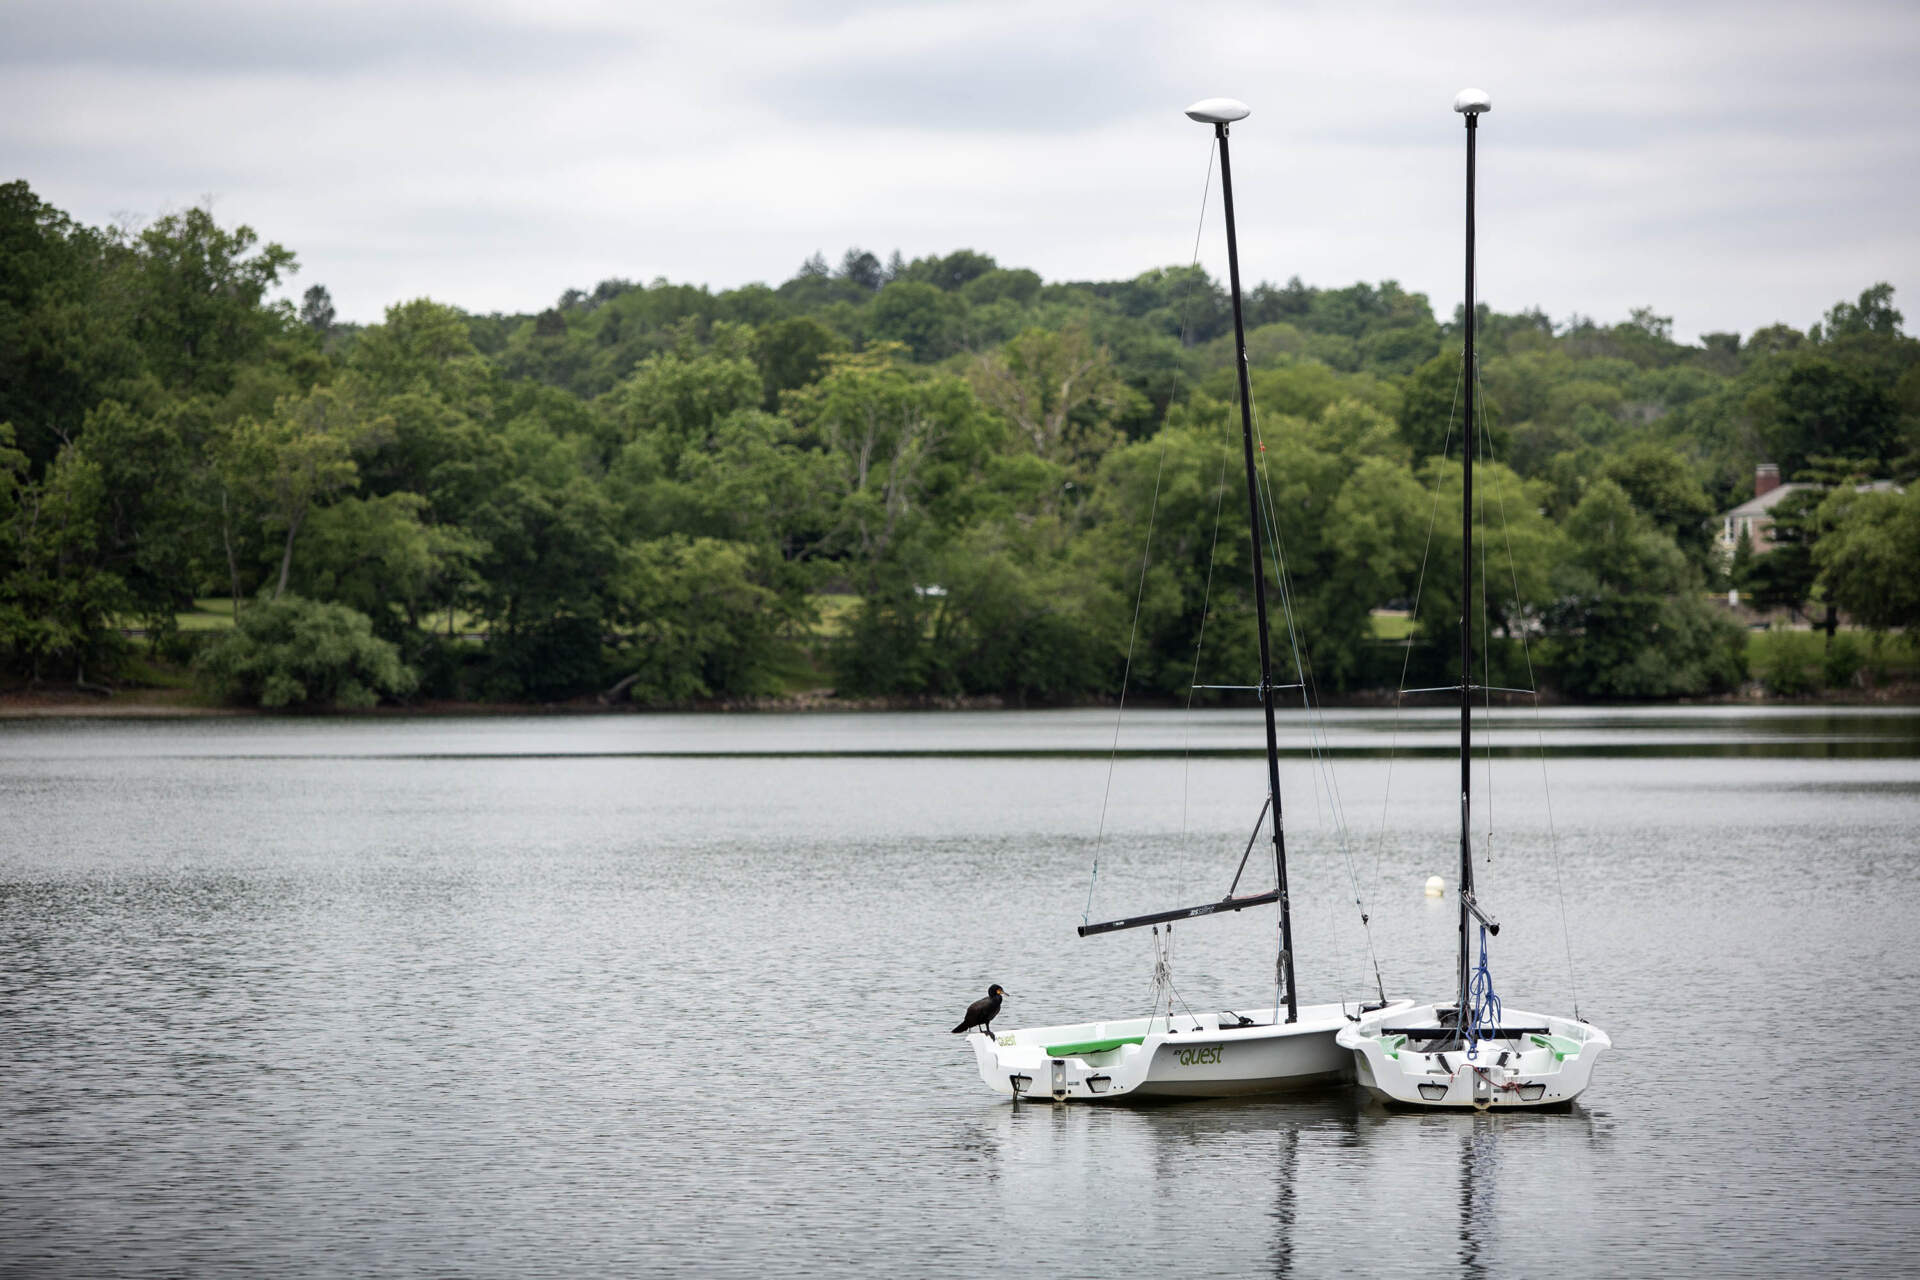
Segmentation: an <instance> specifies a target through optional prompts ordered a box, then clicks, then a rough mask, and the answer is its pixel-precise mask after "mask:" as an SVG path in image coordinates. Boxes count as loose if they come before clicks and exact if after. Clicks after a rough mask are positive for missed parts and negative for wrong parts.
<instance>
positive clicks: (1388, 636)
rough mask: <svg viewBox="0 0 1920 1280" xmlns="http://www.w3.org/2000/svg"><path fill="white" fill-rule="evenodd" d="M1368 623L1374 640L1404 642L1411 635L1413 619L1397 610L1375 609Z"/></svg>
mask: <svg viewBox="0 0 1920 1280" xmlns="http://www.w3.org/2000/svg"><path fill="white" fill-rule="evenodd" d="M1368 621H1369V622H1371V623H1372V624H1373V638H1374V639H1375V640H1405V639H1406V638H1407V637H1408V636H1410V635H1412V634H1413V619H1412V618H1410V617H1408V616H1407V614H1405V613H1404V612H1402V611H1400V610H1398V609H1375V610H1374V611H1373V614H1372V616H1371V617H1370V618H1369V619H1368Z"/></svg>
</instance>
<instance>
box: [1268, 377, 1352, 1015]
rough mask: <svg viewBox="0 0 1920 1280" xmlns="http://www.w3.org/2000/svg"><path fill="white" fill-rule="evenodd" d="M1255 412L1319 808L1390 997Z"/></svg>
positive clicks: (1283, 608)
mask: <svg viewBox="0 0 1920 1280" xmlns="http://www.w3.org/2000/svg"><path fill="white" fill-rule="evenodd" d="M1249 408H1250V409H1251V408H1253V406H1251V405H1250V406H1249ZM1252 416H1253V423H1254V436H1255V439H1256V440H1258V441H1259V443H1260V452H1259V460H1260V462H1259V471H1260V481H1261V483H1260V485H1259V486H1258V490H1259V493H1260V497H1261V507H1262V512H1263V515H1264V516H1265V518H1266V528H1267V540H1268V542H1269V544H1270V546H1271V548H1272V552H1273V559H1274V577H1275V580H1276V582H1277V584H1278V595H1279V597H1280V606H1281V618H1282V619H1283V620H1284V622H1285V623H1286V628H1287V643H1288V646H1289V648H1290V650H1291V651H1292V654H1293V664H1294V676H1295V679H1296V681H1297V682H1298V683H1299V686H1300V701H1301V706H1302V709H1303V710H1305V711H1306V713H1307V744H1308V752H1309V755H1310V756H1311V758H1312V760H1313V763H1314V766H1315V770H1314V772H1315V779H1316V782H1317V783H1318V785H1317V786H1316V788H1315V790H1314V805H1315V808H1316V810H1317V809H1318V807H1319V804H1320V799H1321V795H1320V791H1321V788H1324V789H1325V791H1326V802H1327V809H1328V812H1329V813H1331V815H1332V817H1333V822H1334V834H1335V839H1336V841H1337V843H1338V844H1339V847H1340V854H1341V858H1342V860H1343V861H1344V862H1345V864H1346V869H1347V881H1348V884H1349V886H1350V887H1351V888H1352V890H1353V904H1354V907H1355V908H1356V909H1357V910H1358V912H1359V914H1360V929H1361V932H1362V934H1363V935H1364V936H1365V939H1366V950H1367V958H1368V960H1369V962H1370V963H1371V964H1372V966H1373V978H1374V986H1375V989H1376V990H1377V991H1378V992H1379V994H1380V998H1381V999H1382V1000H1385V999H1386V982H1385V980H1384V979H1383V978H1382V977H1381V973H1380V957H1379V953H1378V952H1377V951H1376V949H1375V948H1374V945H1373V927H1372V921H1371V918H1370V916H1369V914H1368V912H1367V907H1366V902H1365V900H1364V895H1363V894H1362V893H1361V890H1360V878H1359V873H1358V871H1357V870H1356V868H1355V866H1354V860H1353V847H1352V843H1351V841H1350V840H1349V838H1348V833H1349V827H1348V824H1347V817H1346V805H1345V803H1344V801H1343V799H1342V798H1341V795H1340V784H1339V778H1338V776H1337V775H1336V773H1335V771H1334V768H1333V757H1332V750H1331V747H1332V744H1331V740H1330V738H1329V737H1328V734H1327V730H1326V717H1325V714H1324V712H1323V710H1322V709H1321V707H1320V704H1319V699H1318V698H1317V697H1316V696H1314V694H1315V693H1316V692H1317V691H1316V690H1315V689H1314V680H1313V662H1312V657H1311V655H1310V653H1309V652H1308V650H1307V649H1306V647H1305V646H1303V645H1302V644H1301V643H1300V632H1299V627H1298V624H1297V621H1296V619H1295V610H1294V607H1293V589H1292V580H1291V577H1290V575H1289V574H1288V572H1287V560H1286V550H1285V545H1284V540H1283V539H1282V537H1281V534H1280V522H1279V521H1278V520H1277V519H1275V515H1276V508H1275V503H1274V500H1273V477H1272V473H1271V470H1270V468H1269V467H1268V465H1267V446H1266V441H1265V437H1264V434H1263V433H1262V432H1261V430H1260V416H1259V414H1258V412H1257V411H1256V412H1254V413H1253V415H1252ZM1265 550H1266V549H1265V548H1262V549H1261V551H1262V552H1263V553H1264V551H1265ZM1278 820H1279V817H1278V815H1277V814H1276V815H1275V821H1276V822H1277V821H1278ZM1333 936H1334V938H1335V945H1344V944H1343V943H1342V942H1341V941H1340V934H1339V932H1338V931H1337V930H1335V931H1333Z"/></svg>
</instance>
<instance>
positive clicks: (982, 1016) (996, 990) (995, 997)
mask: <svg viewBox="0 0 1920 1280" xmlns="http://www.w3.org/2000/svg"><path fill="white" fill-rule="evenodd" d="M1005 994H1007V993H1006V992H1005V991H1002V990H1001V989H1000V984H999V983H997V982H996V983H994V984H993V985H992V986H990V987H988V988H987V996H986V999H984V1000H975V1001H974V1002H973V1003H972V1004H970V1005H968V1006H967V1016H966V1017H964V1018H962V1019H960V1025H959V1026H957V1027H955V1028H954V1029H953V1034H955V1035H959V1034H960V1033H961V1032H962V1031H966V1030H969V1029H971V1028H973V1027H985V1028H986V1029H987V1034H988V1035H989V1036H991V1035H992V1034H993V1020H994V1019H995V1018H996V1017H998V1016H999V1015H1000V997H1001V996H1003V995H1005Z"/></svg>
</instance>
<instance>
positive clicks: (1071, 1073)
mask: <svg viewBox="0 0 1920 1280" xmlns="http://www.w3.org/2000/svg"><path fill="white" fill-rule="evenodd" d="M1186 114H1187V115H1188V117H1190V118H1191V119H1193V120H1196V121H1198V122H1200V123H1202V124H1209V125H1212V126H1213V130H1214V137H1215V139H1216V142H1217V145H1218V147H1219V156H1220V189H1221V194H1222V197H1223V199H1224V202H1225V206H1226V227H1227V273H1228V278H1229V284H1230V286H1231V293H1232V300H1233V333H1234V342H1235V349H1236V352H1237V355H1238V372H1239V378H1240V419H1241V422H1240V425H1241V437H1242V444H1243V452H1244V455H1245V456H1244V461H1245V464H1246V475H1247V508H1248V509H1247V518H1248V528H1249V532H1250V534H1251V537H1252V539H1253V543H1252V545H1253V563H1254V570H1253V577H1254V606H1255V612H1256V616H1257V619H1258V631H1259V640H1260V683H1259V685H1258V686H1256V688H1257V690H1258V693H1259V697H1260V702H1261V705H1262V707H1263V708H1264V709H1265V713H1266V737H1267V785H1268V796H1267V805H1268V811H1269V812H1271V814H1272V816H1273V822H1272V832H1273V857H1274V872H1275V883H1276V887H1275V888H1274V889H1273V890H1271V891H1270V892H1266V893H1255V894H1245V895H1242V896H1239V897H1235V896H1234V890H1235V888H1237V887H1238V877H1237V876H1236V877H1235V884H1234V886H1233V887H1230V888H1229V889H1228V891H1227V896H1226V897H1224V898H1221V899H1219V900H1217V901H1214V902H1207V903H1202V904H1201V905H1199V906H1197V907H1184V908H1180V909H1177V910H1173V911H1160V912H1153V913H1149V914H1146V915H1140V916H1131V917H1128V918H1125V919H1120V920H1108V921H1104V922H1101V923H1098V924H1087V925H1083V926H1081V927H1080V929H1079V933H1080V935H1081V936H1082V937H1086V936H1089V935H1092V934H1098V933H1108V932H1112V931H1114V930H1120V929H1133V928H1140V927H1143V926H1157V925H1159V924H1163V923H1165V924H1168V925H1169V926H1170V925H1171V924H1172V922H1174V921H1177V920H1189V919H1195V918H1198V917H1202V916H1208V915H1213V914H1216V913H1219V912H1226V911H1244V910H1246V909H1247V908H1249V907H1258V906H1263V905H1265V904H1268V903H1277V904H1278V906H1279V916H1280V919H1279V933H1280V958H1279V966H1278V967H1279V971H1280V980H1281V985H1282V986H1283V987H1284V989H1285V1001H1284V1004H1282V1003H1280V1002H1279V1001H1278V1000H1276V1001H1275V1002H1274V1004H1273V1005H1272V1006H1270V1007H1266V1008H1260V1009H1245V1010H1227V1011H1224V1012H1221V1013H1201V1014H1194V1013H1182V1014H1179V1015H1175V1014H1174V1013H1173V1012H1172V1010H1171V1007H1169V1010H1168V1012H1167V1013H1166V1014H1165V1015H1164V1016H1148V1017H1136V1018H1117V1019H1110V1020H1105V1021H1094V1022H1081V1023H1070V1024H1064V1025H1060V1026H1051V1027H1031V1028H1027V1029H1024V1030H1019V1031H1010V1032H1006V1033H1004V1034H1001V1035H998V1036H988V1035H987V1034H985V1033H984V1032H982V1031H974V1032H973V1033H972V1034H971V1035H970V1036H969V1037H968V1042H969V1044H970V1045H971V1046H972V1048H973V1052H974V1057H975V1060H976V1061H977V1062H978V1064H979V1068H980V1078H981V1079H982V1080H983V1081H985V1082H986V1084H987V1086H988V1087H989V1088H990V1089H993V1090H995V1091H996V1092H998V1093H1002V1094H1006V1095H1010V1096H1012V1097H1014V1098H1021V1097H1030V1098H1043V1097H1044V1098H1051V1099H1053V1100H1055V1101H1059V1102H1118V1101H1122V1100H1133V1099H1142V1098H1155V1097H1168V1098H1214V1097H1233V1096H1238V1095H1245V1094H1258V1093H1271V1092H1275V1091H1279V1090H1285V1089H1292V1088H1299V1087H1302V1086H1312V1085H1321V1084H1330V1083H1338V1082H1342V1081H1349V1080H1351V1079H1352V1077H1353V1056H1352V1054H1351V1053H1349V1052H1348V1051H1347V1050H1346V1049H1343V1048H1342V1047H1341V1046H1340V1045H1339V1044H1337V1043H1336V1041H1335V1035H1336V1033H1337V1032H1338V1031H1339V1030H1340V1029H1341V1028H1343V1027H1350V1026H1352V1025H1354V1024H1353V1021H1352V1019H1353V1018H1354V1017H1356V1016H1358V1015H1359V1013H1360V1012H1361V1011H1363V1010H1366V1009H1376V1010H1379V1011H1381V1012H1389V1013H1390V1012H1394V1011H1397V1010H1402V1009H1405V1008H1408V1007H1410V1004H1411V1002H1409V1001H1404V1000H1403V1001H1400V1002H1398V1003H1397V1004H1386V1005H1384V1008H1383V1007H1382V1006H1380V1005H1372V1006H1369V1005H1363V1004H1361V1003H1360V1002H1358V1001H1355V1002H1351V1003H1347V1004H1319V1005H1300V1004H1298V1003H1297V1002H1296V999H1295V992H1294V981H1293V926H1292V919H1291V915H1290V910H1289V904H1288V900H1287V866H1286V844H1285V839H1284V836H1283V831H1282V824H1281V819H1280V766H1279V749H1278V745H1277V741H1276V736H1275V731H1274V721H1273V694H1274V690H1275V686H1274V684H1273V678H1272V661H1271V657H1270V647H1269V638H1268V630H1267V595H1266V570H1265V564H1264V559H1265V558H1264V555H1263V554H1262V550H1261V548H1262V547H1263V545H1264V542H1263V539H1262V531H1261V517H1260V510H1261V508H1260V501H1259V491H1258V481H1257V479H1256V473H1255V470H1254V445H1253V414H1252V400H1251V394H1250V390H1249V387H1248V385H1247V348H1246V331H1245V327H1244V323H1243V320H1242V316H1241V306H1240V259H1239V246H1238V243H1237V241H1236V238H1235V231H1234V221H1233V170H1232V165H1231V163H1230V159H1229V156H1228V148H1227V129H1228V126H1229V125H1230V124H1232V123H1233V122H1234V121H1237V120H1242V119H1245V118H1246V116H1247V114H1248V110H1247V107H1246V106H1245V105H1244V104H1242V103H1239V102H1236V101H1234V100H1233V99H1231V98H1209V99H1207V100H1205V101H1203V102H1197V103H1195V104H1194V105H1193V106H1191V107H1188V108H1187V112H1186ZM1263 817H1264V814H1263ZM1255 836H1256V839H1257V838H1258V831H1257V829H1256V833H1255ZM1248 849H1249V851H1250V850H1251V849H1252V842H1249V844H1248ZM1241 865H1242V867H1244V866H1245V860H1244V859H1243V860H1242V864H1241Z"/></svg>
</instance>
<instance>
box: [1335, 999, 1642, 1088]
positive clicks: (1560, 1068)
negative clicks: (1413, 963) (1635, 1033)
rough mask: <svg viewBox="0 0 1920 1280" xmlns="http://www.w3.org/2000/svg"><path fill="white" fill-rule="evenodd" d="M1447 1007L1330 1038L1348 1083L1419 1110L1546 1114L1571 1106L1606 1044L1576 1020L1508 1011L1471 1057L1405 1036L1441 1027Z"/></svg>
mask: <svg viewBox="0 0 1920 1280" xmlns="http://www.w3.org/2000/svg"><path fill="white" fill-rule="evenodd" d="M1452 1013H1453V1006H1451V1005H1445V1006H1437V1005H1430V1004H1429V1005H1417V1006H1414V1007H1411V1008H1406V1009H1401V1010H1397V1011H1396V1010H1390V1009H1387V1010H1381V1011H1380V1012H1379V1013H1372V1014H1368V1015H1367V1016H1366V1017H1363V1018H1362V1019H1360V1021H1359V1022H1355V1023H1349V1024H1347V1025H1346V1026H1345V1027H1343V1028H1340V1029H1339V1031H1338V1032H1337V1033H1336V1035H1335V1039H1336V1040H1337V1041H1338V1043H1339V1045H1340V1047H1341V1048H1342V1049H1344V1050H1346V1051H1347V1052H1349V1053H1350V1054H1352V1055H1353V1064H1354V1078H1355V1079H1356V1080H1357V1081H1358V1082H1359V1084H1360V1086H1361V1087H1362V1088H1364V1089H1366V1090H1367V1091H1368V1092H1369V1093H1371V1094H1372V1095H1373V1096H1374V1097H1376V1098H1378V1099H1379V1100H1380V1101H1382V1102H1384V1103H1386V1104H1387V1105H1389V1106H1393V1107H1402V1108H1410V1109H1416V1110H1423V1111H1433V1110H1453V1111H1513V1110H1547V1109H1551V1108H1556V1107H1559V1108H1564V1107H1567V1106H1570V1105H1571V1104H1572V1102H1573V1100H1574V1099H1575V1098H1577V1097H1579V1096H1580V1093H1581V1091H1582V1090H1584V1089H1585V1088H1586V1087H1587V1085H1588V1084H1589V1083H1590V1082H1591V1081H1592V1078H1593V1065H1594V1062H1595V1060H1596V1059H1598V1058H1599V1056H1600V1054H1601V1053H1603V1052H1604V1051H1605V1050H1607V1049H1609V1048H1611V1047H1612V1045H1613V1041H1612V1040H1610V1039H1609V1038H1608V1037H1607V1033H1606V1032H1604V1031H1602V1030H1600V1028H1598V1027H1595V1026H1592V1025H1590V1024H1588V1023H1585V1022H1581V1021H1579V1020H1578V1019H1575V1018H1562V1017H1557V1016H1554V1015H1551V1014H1542V1013H1527V1012H1525V1011H1523V1010H1516V1009H1508V1010H1505V1011H1504V1012H1503V1013H1502V1014H1501V1017H1500V1025H1501V1028H1503V1029H1512V1030H1516V1031H1517V1034H1515V1035H1511V1036H1500V1037H1496V1038H1493V1039H1488V1040H1483V1041H1481V1042H1479V1044H1478V1045H1477V1046H1476V1048H1475V1052H1474V1053H1473V1055H1472V1056H1468V1054H1467V1051H1466V1049H1465V1048H1464V1047H1462V1045H1461V1043H1460V1041H1459V1040H1458V1038H1457V1037H1454V1038H1453V1039H1452V1040H1451V1041H1450V1042H1449V1041H1448V1040H1446V1039H1444V1038H1437V1037H1436V1038H1433V1039H1423V1038H1420V1037H1417V1036H1415V1037H1409V1036H1407V1035H1406V1032H1408V1031H1414V1030H1418V1029H1420V1028H1428V1029H1432V1028H1435V1027H1438V1026H1440V1025H1441V1024H1442V1023H1443V1021H1444V1019H1445V1018H1446V1017H1447V1016H1450V1015H1451V1014H1452Z"/></svg>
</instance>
